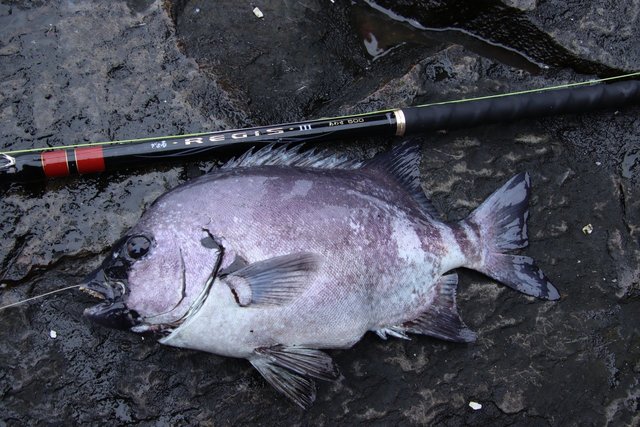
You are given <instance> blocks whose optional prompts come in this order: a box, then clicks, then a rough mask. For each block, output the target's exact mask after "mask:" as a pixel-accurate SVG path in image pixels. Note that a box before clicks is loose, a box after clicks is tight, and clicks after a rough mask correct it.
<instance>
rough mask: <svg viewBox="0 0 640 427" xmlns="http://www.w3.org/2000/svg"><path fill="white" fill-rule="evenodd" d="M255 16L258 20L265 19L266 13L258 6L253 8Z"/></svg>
mask: <svg viewBox="0 0 640 427" xmlns="http://www.w3.org/2000/svg"><path fill="white" fill-rule="evenodd" d="M253 14H254V15H256V17H258V18H264V13H262V11H261V10H260V8H258V7H257V6H256V7H254V8H253Z"/></svg>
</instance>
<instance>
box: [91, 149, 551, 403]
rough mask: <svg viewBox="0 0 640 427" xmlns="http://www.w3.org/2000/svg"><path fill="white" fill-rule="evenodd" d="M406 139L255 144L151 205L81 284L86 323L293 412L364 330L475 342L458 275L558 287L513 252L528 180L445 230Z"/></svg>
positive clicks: (333, 372)
mask: <svg viewBox="0 0 640 427" xmlns="http://www.w3.org/2000/svg"><path fill="white" fill-rule="evenodd" d="M420 151H421V146H420V144H417V143H415V142H411V141H409V142H406V143H403V144H398V145H396V146H394V147H393V149H392V150H390V151H389V152H386V153H383V154H380V155H378V156H375V157H374V158H373V159H371V160H368V161H355V160H351V159H349V158H347V157H344V156H337V155H331V154H327V153H326V152H324V151H321V152H317V151H315V150H311V151H305V150H302V149H301V148H300V147H297V146H296V147H291V146H288V145H285V146H279V147H278V146H275V145H270V146H266V147H264V148H261V149H259V150H255V149H253V150H250V151H248V152H246V153H245V154H244V155H242V156H240V157H238V158H237V159H232V160H231V161H229V162H228V163H226V164H225V165H223V166H222V167H220V168H218V169H215V170H213V171H211V172H209V173H207V174H205V175H203V176H201V177H198V178H196V179H194V180H192V181H189V182H187V183H184V184H182V185H180V186H178V187H176V188H175V189H173V190H170V191H169V192H167V193H165V194H163V195H162V196H160V197H159V198H158V199H157V200H156V201H154V202H153V203H152V204H151V205H150V206H149V208H148V209H147V210H146V212H144V214H143V215H142V216H141V218H140V220H139V221H138V223H137V224H136V225H134V226H133V227H132V228H131V229H130V230H129V231H128V232H127V233H126V234H125V235H124V236H123V237H122V238H121V239H120V240H119V241H118V242H117V243H116V244H114V246H113V248H112V250H111V251H110V254H109V255H108V256H107V257H106V258H105V260H104V261H103V262H102V264H101V265H100V266H99V267H98V268H97V269H96V270H95V271H94V272H92V273H91V274H89V275H88V276H87V278H86V279H85V280H84V281H83V283H82V285H81V289H82V290H84V291H86V292H88V293H90V294H92V295H94V296H95V297H98V298H100V299H101V300H102V301H100V302H99V303H97V304H95V305H93V306H91V307H89V308H87V309H86V310H85V311H84V315H85V316H86V317H87V318H88V319H89V320H91V321H93V322H95V323H97V324H100V325H103V326H107V327H111V328H116V329H122V330H129V331H132V332H134V333H138V334H146V335H152V336H154V337H156V338H157V339H158V341H159V342H160V343H161V344H165V345H168V346H174V347H181V348H187V349H194V350H200V351H205V352H209V353H214V354H217V355H221V356H226V357H234V358H244V359H247V360H248V361H249V362H250V363H251V365H253V367H255V368H256V369H257V371H258V372H259V373H260V374H261V375H262V376H263V377H264V378H265V380H266V381H267V382H268V383H269V384H271V385H272V386H273V387H274V388H275V389H276V390H277V391H279V392H280V393H282V394H284V395H285V396H287V397H288V398H289V399H291V400H292V401H293V402H294V403H295V404H297V405H298V406H300V407H302V408H308V407H309V406H311V404H312V403H313V401H314V400H315V397H316V385H315V380H317V379H319V380H328V381H331V380H336V379H337V378H338V377H339V375H340V373H339V370H338V368H337V366H336V364H335V363H334V362H333V360H332V358H331V357H330V355H329V354H328V353H327V352H326V351H325V350H327V349H347V348H350V347H352V346H353V345H354V344H355V343H357V342H358V341H359V340H360V339H361V338H362V337H363V335H364V334H366V333H367V332H373V333H375V334H377V335H378V336H379V337H380V338H382V339H387V338H388V337H395V338H399V339H410V336H411V335H415V334H418V335H426V336H431V337H435V338H439V339H443V340H448V341H453V342H462V343H468V342H472V341H474V340H475V339H476V333H475V332H473V331H472V330H471V329H470V328H469V327H467V325H466V324H465V323H464V321H463V320H462V319H461V317H460V315H459V313H458V310H457V307H456V288H457V284H458V276H457V274H456V272H455V270H456V269H457V268H460V267H466V268H469V269H473V270H476V271H479V272H481V273H483V274H485V275H487V276H488V277H490V278H492V279H494V280H496V281H498V282H500V283H502V284H504V285H506V286H508V287H511V288H513V289H515V290H516V291H519V292H521V293H524V294H526V295H530V296H533V297H537V298H540V299H543V300H556V299H558V298H559V293H558V291H557V289H556V288H555V287H554V286H553V284H552V283H551V282H550V281H549V279H548V278H547V277H546V276H545V275H544V274H543V273H542V271H541V270H540V268H538V267H537V265H536V264H535V262H534V260H533V259H532V258H530V257H528V256H525V255H521V254H518V252H519V250H520V249H522V248H524V247H526V246H527V244H528V238H527V219H528V215H529V213H528V203H529V197H530V193H531V182H530V177H529V175H528V174H527V173H520V174H518V175H516V176H514V177H513V178H511V179H510V180H508V181H507V182H506V183H505V184H504V185H503V186H502V187H501V188H499V189H498V190H497V191H496V192H495V193H493V194H492V195H491V196H489V197H488V198H487V199H486V200H485V201H484V202H483V203H482V204H481V205H480V206H478V207H477V208H476V209H475V210H473V212H472V213H471V214H470V215H469V216H468V217H467V218H465V219H463V220H461V221H458V222H453V223H445V222H443V221H442V220H441V219H440V215H439V213H438V212H437V210H436V209H435V208H434V205H433V204H432V203H431V201H430V200H429V199H428V198H427V196H426V194H425V193H424V191H423V190H422V187H421V183H420V173H419V163H420V158H421V154H420Z"/></svg>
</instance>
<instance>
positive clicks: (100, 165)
mask: <svg viewBox="0 0 640 427" xmlns="http://www.w3.org/2000/svg"><path fill="white" fill-rule="evenodd" d="M75 152H76V165H77V168H78V173H92V172H103V171H104V169H105V166H104V155H103V154H102V147H100V146H98V147H85V148H76V151H75Z"/></svg>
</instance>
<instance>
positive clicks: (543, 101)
mask: <svg viewBox="0 0 640 427" xmlns="http://www.w3.org/2000/svg"><path fill="white" fill-rule="evenodd" d="M632 103H640V80H628V81H621V82H616V83H609V84H598V85H593V86H583V87H576V88H566V89H557V90H548V91H542V92H539V91H538V92H534V93H523V94H522V93H521V94H514V95H506V96H500V97H492V98H488V99H479V100H469V101H464V102H454V103H443V104H435V105H425V106H418V107H409V108H403V109H402V112H403V113H404V116H405V121H406V124H405V126H406V134H417V133H422V132H426V131H432V130H440V129H457V128H465V127H472V126H477V125H480V124H489V123H504V122H512V121H515V120H519V119H525V118H532V117H543V116H551V115H560V114H575V113H586V112H591V111H596V110H602V109H607V108H614V107H615V108H617V107H622V106H624V105H628V104H632Z"/></svg>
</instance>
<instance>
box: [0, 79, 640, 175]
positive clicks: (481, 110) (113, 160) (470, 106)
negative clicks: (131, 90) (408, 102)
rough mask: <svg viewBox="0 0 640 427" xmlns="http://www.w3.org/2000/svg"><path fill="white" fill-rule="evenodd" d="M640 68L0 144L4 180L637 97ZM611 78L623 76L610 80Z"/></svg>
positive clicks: (608, 104) (607, 104)
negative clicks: (253, 117) (489, 91)
mask: <svg viewBox="0 0 640 427" xmlns="http://www.w3.org/2000/svg"><path fill="white" fill-rule="evenodd" d="M638 76H640V72H637V73H632V74H626V75H623V76H616V77H609V78H605V79H599V80H591V81H586V82H579V83H572V84H568V85H562V86H554V87H547V88H542V89H532V90H526V91H520V92H513V93H507V94H501V95H491V96H485V97H479V98H470V99H462V100H456V101H446V102H439V103H433V104H424V105H418V106H414V107H407V108H401V109H389V110H382V111H375V112H371V113H364V114H355V115H350V116H341V117H333V118H323V119H316V120H308V121H302V122H295V123H285V124H279V125H273V126H260V127H252V128H246V129H234V130H222V131H215V132H203V133H194V134H189V135H174V136H163V137H152V138H142V139H130V140H120V141H109V142H96V143H87V144H76V145H68V146H61V147H46V148H34V149H26V150H15V151H4V152H0V182H2V181H12V180H36V179H45V178H55V177H62V176H68V175H72V174H87V173H95V172H103V171H108V170H114V169H116V168H119V167H125V166H137V165H141V164H147V163H154V162H160V161H168V160H175V159H180V160H183V159H195V158H201V157H202V156H203V155H205V154H210V153H212V152H215V151H217V150H220V149H223V148H225V147H230V146H238V145H243V146H257V145H266V144H270V143H298V142H303V141H313V142H319V141H326V140H329V139H334V140H335V139H340V138H350V137H364V136H374V135H383V136H384V135H388V136H393V135H395V136H400V137H401V136H405V135H413V134H418V133H423V132H426V131H432V130H440V129H453V128H463V127H471V126H476V125H480V124H489V123H500V122H509V121H514V120H519V119H523V118H532V117H542V116H550V115H558V114H574V113H585V112H591V111H595V110H600V109H607V108H618V107H622V106H625V105H629V104H632V103H639V102H640V80H622V79H625V78H627V79H628V78H630V77H638ZM613 80H620V81H615V82H613V83H610V81H613Z"/></svg>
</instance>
